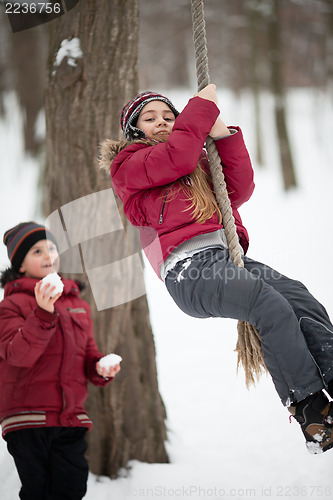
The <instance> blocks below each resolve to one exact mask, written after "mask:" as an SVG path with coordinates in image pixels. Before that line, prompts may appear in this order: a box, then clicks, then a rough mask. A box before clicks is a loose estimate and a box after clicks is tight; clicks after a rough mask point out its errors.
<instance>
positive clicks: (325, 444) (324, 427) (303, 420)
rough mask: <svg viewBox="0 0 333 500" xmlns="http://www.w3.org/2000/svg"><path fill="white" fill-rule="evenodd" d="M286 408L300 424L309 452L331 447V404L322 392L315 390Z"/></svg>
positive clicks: (332, 426) (321, 450)
mask: <svg viewBox="0 0 333 500" xmlns="http://www.w3.org/2000/svg"><path fill="white" fill-rule="evenodd" d="M288 410H289V411H290V413H291V414H292V416H293V417H294V418H295V419H296V420H297V422H298V423H299V424H300V426H301V429H302V432H303V434H304V436H305V439H306V446H307V449H308V451H309V452H310V453H323V452H324V451H327V450H329V449H330V448H332V447H333V406H332V403H330V402H329V400H328V399H327V397H326V396H325V394H324V393H323V392H321V391H320V392H316V393H315V394H312V395H311V396H308V397H307V398H305V399H304V400H303V401H300V402H299V403H296V404H294V405H291V406H289V408H288Z"/></svg>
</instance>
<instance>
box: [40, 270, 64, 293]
mask: <svg viewBox="0 0 333 500" xmlns="http://www.w3.org/2000/svg"><path fill="white" fill-rule="evenodd" d="M42 282H43V284H42V286H41V290H42V289H43V288H44V287H45V286H46V285H47V284H49V285H51V287H52V286H54V287H55V289H54V291H53V292H52V293H51V297H54V296H55V295H57V293H60V292H62V291H63V289H64V284H63V282H62V280H61V278H60V276H59V274H58V273H49V274H48V275H47V276H45V278H43V279H42Z"/></svg>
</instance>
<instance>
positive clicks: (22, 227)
mask: <svg viewBox="0 0 333 500" xmlns="http://www.w3.org/2000/svg"><path fill="white" fill-rule="evenodd" d="M40 240H51V241H53V243H55V244H56V245H57V242H56V240H55V237H54V236H53V234H52V233H50V232H49V231H48V230H47V229H46V227H45V226H41V225H40V224H36V223H35V222H32V221H31V222H21V223H20V224H17V226H15V227H13V228H12V229H8V231H6V232H5V234H4V236H3V242H4V244H5V245H6V246H7V253H8V258H9V260H10V262H11V264H12V267H13V269H14V270H15V271H19V269H20V267H21V264H22V262H23V260H24V257H25V256H26V254H27V253H28V252H29V250H30V248H31V247H32V246H34V244H35V243H37V241H40Z"/></svg>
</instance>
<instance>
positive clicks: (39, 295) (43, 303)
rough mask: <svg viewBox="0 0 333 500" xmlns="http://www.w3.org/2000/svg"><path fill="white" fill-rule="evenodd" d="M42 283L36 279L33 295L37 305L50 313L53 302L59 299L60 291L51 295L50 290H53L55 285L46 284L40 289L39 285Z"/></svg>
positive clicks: (52, 309)
mask: <svg viewBox="0 0 333 500" xmlns="http://www.w3.org/2000/svg"><path fill="white" fill-rule="evenodd" d="M42 285H43V283H42V281H38V283H37V284H36V286H35V297H36V302H37V304H38V306H39V307H41V308H42V309H44V310H45V311H48V312H50V313H54V303H55V302H56V301H57V300H58V299H59V297H60V295H61V292H60V293H57V295H55V296H54V297H51V295H52V292H53V291H54V290H55V286H51V285H50V284H47V285H45V286H44V287H43V289H42V290H41V286H42Z"/></svg>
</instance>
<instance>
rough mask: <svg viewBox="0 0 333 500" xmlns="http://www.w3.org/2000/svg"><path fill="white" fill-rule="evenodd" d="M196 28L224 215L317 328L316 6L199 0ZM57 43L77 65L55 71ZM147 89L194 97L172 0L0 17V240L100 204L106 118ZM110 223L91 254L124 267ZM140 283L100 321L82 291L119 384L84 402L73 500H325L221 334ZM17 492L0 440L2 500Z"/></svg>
mask: <svg viewBox="0 0 333 500" xmlns="http://www.w3.org/2000/svg"><path fill="white" fill-rule="evenodd" d="M205 18H206V29H207V38H208V56H209V68H210V77H211V81H212V82H213V83H216V84H217V87H218V95H219V102H220V108H221V114H222V117H223V118H224V120H225V121H226V122H227V123H228V124H231V125H232V124H237V125H240V126H241V128H242V130H243V133H244V136H245V141H246V143H247V146H248V149H249V152H250V155H251V158H252V161H253V166H254V170H255V181H256V190H255V193H254V195H253V197H252V199H251V200H250V201H249V202H248V203H247V204H246V205H245V206H244V207H242V209H241V215H242V217H243V220H244V223H245V225H246V226H247V228H248V230H249V233H250V250H249V256H250V257H253V258H256V259H257V260H261V261H264V262H267V263H268V264H269V265H271V266H273V267H276V268H277V269H279V270H280V271H281V272H283V273H285V274H287V275H290V276H291V277H294V278H296V279H300V280H301V281H303V282H304V283H305V284H306V285H307V286H308V287H309V288H310V290H311V291H312V292H313V293H314V295H315V296H316V297H317V298H318V299H319V300H320V301H321V302H322V303H324V305H325V306H326V308H327V310H328V312H329V313H330V315H331V317H332V313H333V310H332V293H331V286H330V283H331V281H332V276H331V274H332V272H331V265H330V253H329V251H330V248H331V246H332V244H333V237H332V232H331V229H330V228H331V224H330V219H329V217H330V215H331V214H332V188H331V186H332V181H333V170H332V165H333V141H332V136H333V2H332V0H281V1H278V0H233V1H230V0H229V1H227V0H205ZM92 33H93V36H91V34H92ZM73 37H78V38H79V40H80V41H81V55H80V52H77V53H76V60H75V65H74V66H73V65H71V64H70V58H71V56H72V55H73V54H70V53H68V54H67V57H65V58H64V59H63V61H62V64H60V66H59V68H56V70H55V69H54V66H52V65H53V61H54V60H55V58H56V55H57V54H59V48H60V45H61V41H62V40H65V39H66V40H70V39H72V38H73ZM92 47H93V48H92ZM74 56H75V54H74ZM74 58H75V57H74ZM52 68H53V69H52ZM53 72H55V73H57V75H56V78H57V79H56V80H53ZM146 89H151V90H156V91H159V92H162V93H165V94H167V95H168V96H169V97H170V98H171V100H173V102H174V104H175V105H176V107H177V108H178V109H180V110H181V109H182V108H183V107H184V105H185V104H186V102H187V100H188V99H189V98H190V97H191V96H192V95H193V93H194V92H195V91H196V77H195V62H194V49H193V42H192V31H191V12H190V1H189V0H159V1H156V0H155V1H154V0H140V1H139V0H126V1H120V0H99V1H98V2H97V1H96V0H80V2H79V3H78V5H77V7H75V8H74V9H73V10H72V11H71V12H70V13H68V14H65V15H64V16H63V17H62V18H59V19H58V20H55V21H52V22H50V23H46V24H43V25H41V26H38V27H35V28H32V29H29V30H23V31H20V32H17V33H12V31H11V27H10V24H9V22H8V19H7V17H6V15H5V13H4V8H3V6H2V5H1V2H0V203H1V212H0V233H1V234H3V233H4V231H5V230H7V229H8V228H9V227H11V226H13V225H14V224H17V223H18V222H20V221H22V220H30V219H35V220H38V221H40V222H44V221H45V219H46V218H47V217H48V216H49V215H50V214H51V213H53V212H54V211H56V210H58V209H60V207H61V206H63V205H65V204H66V203H69V202H71V201H73V200H76V199H78V198H81V197H83V196H85V195H88V194H90V193H93V192H99V191H101V190H103V189H108V188H110V187H111V184H110V181H109V179H108V178H107V177H106V176H103V175H104V174H102V173H100V172H98V168H97V166H96V157H97V145H98V141H99V140H101V139H103V138H104V137H110V136H111V135H112V136H113V137H114V138H116V137H117V135H118V132H119V124H118V117H119V111H120V109H121V106H122V105H123V103H124V102H126V101H127V100H129V99H130V98H131V97H133V96H134V95H135V94H136V93H137V92H139V91H143V90H146ZM103 113H104V114H103ZM45 122H46V125H45ZM51 151H52V155H51V154H50V152H51ZM122 222H123V225H124V229H125V233H126V238H125V239H124V238H123V239H122V238H121V237H119V239H117V241H116V242H115V240H114V239H113V240H112V242H109V241H106V240H101V243H102V245H103V248H104V252H106V254H107V255H108V253H111V250H110V248H111V247H110V245H111V243H112V246H113V247H115V250H114V249H113V248H112V251H115V255H116V256H114V257H113V258H114V259H116V258H117V255H118V258H120V256H122V252H123V249H124V245H125V246H126V248H127V246H128V247H129V248H130V249H131V250H130V253H135V251H137V243H136V235H135V234H133V233H132V232H131V230H130V228H128V227H127V225H126V221H125V220H124V219H122ZM120 232H121V231H120ZM105 249H106V250H105ZM80 250H81V252H82V248H81V249H80ZM109 250H110V252H109ZM94 258H97V254H96V253H94ZM103 259H104V260H103ZM100 262H103V263H105V262H107V260H105V255H102V256H101V260H100ZM0 265H1V267H2V268H3V267H5V266H6V265H7V256H6V251H5V248H4V246H3V248H1V251H0ZM100 265H101V264H100ZM82 276H83V277H84V278H87V276H85V275H83V274H80V276H79V277H80V278H82ZM144 280H145V285H146V290H147V296H144V297H141V298H137V299H136V300H133V301H131V302H128V303H127V304H124V305H119V306H117V307H112V308H109V309H108V310H106V311H98V310H97V308H96V306H95V303H94V298H93V295H92V293H91V290H90V288H89V286H88V290H87V292H86V297H85V298H86V299H87V300H88V301H89V302H90V303H91V305H92V309H93V314H94V323H95V336H96V340H97V342H98V344H99V347H100V348H101V350H102V351H105V352H111V351H114V352H117V353H119V354H121V355H122V356H123V358H124V362H123V365H122V373H121V375H119V380H117V381H116V382H115V383H114V384H111V385H112V387H110V389H108V390H107V391H104V392H101V391H96V390H93V389H92V390H91V392H90V395H89V401H88V404H87V407H88V411H89V414H90V415H91V416H92V418H93V420H94V422H95V427H94V430H93V431H92V432H91V433H90V434H91V435H90V437H89V450H88V458H89V464H90V468H91V471H92V472H91V474H90V477H89V486H88V493H87V496H86V498H88V499H93V498H96V497H97V495H98V498H100V499H105V500H107V499H111V498H113V499H114V498H116V499H119V500H125V499H126V500H132V499H134V498H138V497H139V498H144V499H145V500H148V499H150V498H152V499H155V498H174V497H178V498H191V499H192V500H199V499H202V498H212V499H215V500H217V499H222V498H264V497H269V498H280V497H292V498H299V499H300V498H309V499H310V498H319V497H321V498H332V494H333V479H332V473H331V471H332V464H333V452H332V451H330V452H328V453H325V454H323V455H320V456H312V455H309V454H308V453H307V452H306V450H305V445H304V442H303V437H302V435H301V432H300V430H299V428H298V426H297V424H296V423H295V422H293V423H292V424H289V421H288V412H287V411H286V410H285V408H283V407H282V406H281V404H280V402H279V400H278V397H277V396H276V394H275V391H274V389H273V386H272V384H271V381H270V379H269V377H266V376H264V377H263V378H262V379H261V380H260V382H259V383H258V384H257V386H256V388H252V389H251V390H250V391H248V390H246V389H245V385H244V379H243V374H242V372H240V373H239V374H238V375H237V373H236V354H235V352H234V347H235V343H236V323H235V322H233V321H228V320H205V321H199V320H194V319H192V318H189V317H186V316H185V315H184V314H182V313H181V312H180V311H178V310H177V309H176V307H175V306H174V304H173V303H172V301H171V299H170V298H169V297H168V295H167V293H166V292H165V290H164V288H163V284H162V283H161V282H159V280H158V279H157V278H156V277H155V276H154V274H153V272H152V271H151V269H150V268H149V265H146V266H145V270H144ZM110 286H111V285H110ZM148 312H149V315H148ZM0 397H1V395H0ZM116 477H117V478H116ZM111 478H112V479H111ZM18 488H19V480H18V477H17V474H16V471H15V468H14V465H13V462H12V459H11V457H10V456H9V455H8V453H7V451H6V447H5V442H4V441H3V440H1V443H0V496H1V499H3V500H12V499H15V498H17V491H18Z"/></svg>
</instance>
